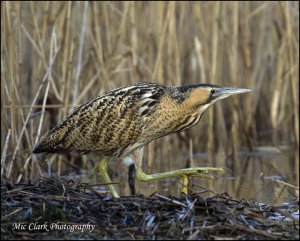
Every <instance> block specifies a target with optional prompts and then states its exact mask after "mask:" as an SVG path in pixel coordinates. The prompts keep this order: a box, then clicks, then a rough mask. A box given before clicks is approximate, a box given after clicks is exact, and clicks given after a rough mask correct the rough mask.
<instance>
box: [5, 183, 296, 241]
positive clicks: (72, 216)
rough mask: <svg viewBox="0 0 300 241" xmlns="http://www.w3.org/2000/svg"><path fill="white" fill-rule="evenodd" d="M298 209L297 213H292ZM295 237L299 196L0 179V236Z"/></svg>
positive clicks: (256, 238) (131, 237)
mask: <svg viewBox="0 0 300 241" xmlns="http://www.w3.org/2000/svg"><path fill="white" fill-rule="evenodd" d="M297 212H298V216H295V215H294V214H295V213H297ZM16 223H21V224H22V225H23V226H24V227H28V225H29V224H30V223H33V224H36V225H40V227H42V225H43V224H45V223H46V224H47V225H49V224H51V223H59V224H61V225H63V224H64V225H68V227H71V226H72V225H73V226H74V225H84V224H90V225H95V228H94V229H93V231H92V232H90V231H88V230H73V231H71V229H53V230H50V231H46V230H44V229H42V228H41V229H40V230H37V229H35V230H33V231H32V230H29V229H28V228H24V229H23V230H13V227H14V225H15V224H16ZM46 238H47V239H49V238H53V239H178V240H179V239H240V240H245V239H250V240H251V239H252V240H258V239H271V240H276V239H281V240H282V239H288V240H291V239H299V202H298V201H296V202H293V203H289V204H284V205H281V206H280V207H274V206H268V205H264V204H261V203H258V202H255V201H250V200H234V199H232V198H230V196H229V195H228V194H218V195H215V196H213V197H210V198H202V197H201V196H199V195H198V194H193V195H190V196H186V197H183V198H175V197H166V196H163V195H160V194H157V193H156V194H153V195H152V196H151V197H144V196H125V197H121V198H119V199H114V198H111V197H110V196H100V195H99V194H97V193H96V192H94V191H92V190H90V189H89V187H88V185H87V184H85V185H84V184H74V182H72V181H67V180H64V179H62V178H58V177H42V178H40V180H39V182H38V183H36V184H31V183H27V184H11V183H10V182H8V181H5V180H1V239H46Z"/></svg>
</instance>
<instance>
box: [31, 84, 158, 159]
mask: <svg viewBox="0 0 300 241" xmlns="http://www.w3.org/2000/svg"><path fill="white" fill-rule="evenodd" d="M163 93H164V90H163V87H161V86H160V85H156V84H150V83H143V84H137V85H134V86H129V87H123V88H119V89H115V90H113V91H110V92H107V93H104V94H102V95H100V96H98V97H96V98H94V99H92V100H90V101H88V102H87V103H85V104H83V105H81V106H80V107H78V108H77V109H75V110H74V111H73V113H71V114H70V115H69V116H68V117H67V118H66V119H65V120H64V121H63V122H62V123H61V124H59V125H58V126H56V127H55V128H53V129H52V130H51V131H49V132H48V133H46V134H45V135H44V136H43V137H42V138H41V140H40V142H39V143H38V145H37V146H36V147H35V149H34V152H35V153H38V152H48V153H49V152H50V153H56V152H69V151H78V152H101V153H102V154H104V155H117V156H120V155H122V152H123V151H125V150H126V149H127V148H129V147H130V146H133V145H134V144H135V143H136V141H137V140H138V139H139V137H140V136H141V135H143V129H144V128H143V124H144V118H146V117H147V116H148V115H149V114H150V113H151V111H154V109H155V107H156V106H157V105H158V103H159V98H160V96H162V95H163Z"/></svg>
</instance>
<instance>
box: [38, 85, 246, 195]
mask: <svg viewBox="0 0 300 241" xmlns="http://www.w3.org/2000/svg"><path fill="white" fill-rule="evenodd" d="M248 91H250V90H247V89H238V88H224V87H220V86H215V85H209V84H199V85H192V86H183V87H168V86H164V85H160V84H155V83H138V84H135V85H132V86H127V87H121V88H118V89H115V90H112V91H109V92H106V93H104V94H102V95H100V96H98V97H96V98H94V99H92V100H90V101H88V102H87V103H85V104H83V105H81V106H80V107H78V108H77V109H76V110H74V111H73V113H71V114H70V115H69V116H68V117H67V118H66V119H65V120H64V121H63V122H62V123H61V124H59V125H58V126H56V127H55V128H53V129H52V130H50V131H49V132H48V133H46V134H45V135H44V136H43V137H42V138H41V140H40V142H39V143H38V144H37V145H36V147H35V148H34V150H33V152H34V153H40V152H46V153H61V152H73V151H75V152H80V153H84V154H85V153H94V154H96V155H98V156H99V157H100V158H104V157H112V156H116V157H123V158H125V157H130V158H131V159H132V160H133V162H134V163H135V164H136V166H139V167H140V166H141V159H142V149H143V148H142V147H143V146H144V145H146V144H147V143H149V142H150V141H152V140H154V139H157V138H160V137H162V136H165V135H168V134H170V133H174V132H178V131H182V130H185V129H188V128H190V127H191V126H193V125H195V124H196V123H197V122H198V121H199V120H200V117H201V115H202V113H203V112H204V111H205V110H206V109H207V108H208V107H209V106H210V105H211V104H213V103H214V102H216V101H217V100H219V99H222V98H225V97H227V96H229V95H232V94H239V93H244V92H248ZM137 175H138V178H139V177H140V179H142V178H141V175H142V174H141V173H139V171H138V172H137ZM143 175H144V173H143ZM145 175H146V174H145ZM156 175H158V174H156ZM149 176H150V175H149ZM158 178H160V177H158ZM161 178H165V177H161ZM144 181H146V180H144ZM147 181H148V179H147ZM114 196H116V195H114Z"/></svg>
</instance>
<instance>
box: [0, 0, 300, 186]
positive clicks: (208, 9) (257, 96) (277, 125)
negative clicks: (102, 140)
mask: <svg viewBox="0 0 300 241" xmlns="http://www.w3.org/2000/svg"><path fill="white" fill-rule="evenodd" d="M140 81H154V82H158V83H162V84H166V85H188V84H195V83H211V84H217V85H223V86H229V87H230V86H231V87H244V88H250V89H253V92H252V94H247V95H241V96H237V97H234V98H231V99H230V100H226V101H224V102H223V103H219V104H217V105H216V106H214V107H213V108H211V109H210V110H208V112H207V113H206V114H205V115H204V116H203V118H202V120H201V121H200V123H199V124H198V125H196V126H195V127H193V128H192V129H190V130H188V131H186V132H183V133H179V134H174V135H171V136H167V137H165V138H162V139H159V140H156V141H154V142H152V143H150V144H149V145H148V146H147V148H146V153H145V154H146V155H145V158H144V163H143V165H144V168H145V169H146V170H147V171H148V172H149V173H150V172H162V171H166V170H170V169H177V168H182V167H184V166H185V165H186V163H188V164H191V165H193V166H223V167H226V168H228V169H230V170H231V175H232V176H233V177H238V176H240V175H241V174H242V173H243V172H244V171H245V170H246V169H249V168H251V165H252V164H251V162H247V163H246V164H245V165H243V164H241V163H242V161H245V159H247V158H246V157H245V156H241V155H240V154H239V152H240V151H241V150H243V151H246V152H249V153H251V152H254V151H256V150H258V148H262V147H266V148H277V149H278V150H280V148H281V147H282V146H284V147H287V148H288V150H289V151H288V152H289V153H290V154H289V156H288V157H287V158H286V160H285V161H284V164H285V166H284V167H283V168H282V167H278V166H276V165H275V164H274V162H273V161H272V160H271V161H270V163H269V165H270V166H273V167H274V169H276V170H277V171H278V173H277V174H278V175H281V176H282V177H284V178H283V181H284V182H287V183H291V184H296V183H298V182H299V171H298V170H299V151H298V150H299V2H252V1H251V2H52V1H49V2H10V1H2V2H1V151H2V156H1V177H5V178H6V179H7V180H9V181H12V182H15V183H18V182H23V181H26V180H29V179H32V180H36V179H37V178H39V177H40V176H41V174H43V173H44V172H45V164H44V163H42V162H39V161H38V160H37V158H36V157H35V156H34V155H33V154H32V149H33V147H34V145H35V144H36V143H37V141H38V140H39V138H40V137H41V135H42V134H43V133H45V132H46V131H47V130H49V128H51V127H53V126H54V125H55V124H56V123H58V122H59V121H61V120H62V119H63V118H64V117H65V116H66V115H67V114H68V113H69V112H70V111H71V110H72V109H74V108H75V107H76V106H78V105H79V104H81V103H83V102H85V101H87V100H88V99H90V98H92V97H94V96H96V95H99V94H101V93H103V92H104V91H107V90H110V89H113V88H115V87H119V86H124V85H129V84H132V83H136V82H140ZM162 146H163V147H164V148H161V147H162ZM203 152H205V153H207V156H206V157H205V160H204V161H201V160H200V159H199V158H197V153H203ZM54 164H55V167H54V169H55V170H56V171H57V172H58V174H61V173H64V172H66V171H68V170H74V168H86V169H88V170H90V169H92V164H90V162H89V161H88V160H86V159H84V158H83V159H81V158H79V157H70V156H69V157H63V156H58V157H56V159H55V162H54ZM120 168H121V167H119V169H120ZM258 168H259V167H258ZM119 169H118V168H117V167H116V169H115V170H119ZM283 170H284V172H285V173H284V174H283V173H282V172H283ZM258 172H259V173H260V172H263V171H262V170H258ZM251 178H253V177H251ZM257 178H258V177H257ZM242 181H243V178H242V177H241V178H237V179H236V181H235V182H234V183H233V184H232V185H233V186H234V189H233V190H237V191H238V190H239V189H241V187H242V186H241V183H242ZM217 184H218V185H219V187H220V188H224V186H222V181H220V182H216V184H214V183H212V182H208V184H207V185H208V187H209V188H211V189H213V188H214V187H213V186H212V185H217ZM140 189H142V186H141V187H140ZM296 190H297V189H296Z"/></svg>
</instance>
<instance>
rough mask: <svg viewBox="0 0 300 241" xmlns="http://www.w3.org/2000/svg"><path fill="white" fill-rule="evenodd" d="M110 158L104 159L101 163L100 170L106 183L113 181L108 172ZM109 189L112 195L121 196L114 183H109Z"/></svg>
mask: <svg viewBox="0 0 300 241" xmlns="http://www.w3.org/2000/svg"><path fill="white" fill-rule="evenodd" d="M108 161H109V160H108V159H103V160H102V161H101V162H100V163H99V171H100V173H101V175H102V178H103V179H104V181H105V183H111V180H110V177H109V176H108V174H107V163H108ZM107 186H108V189H109V190H110V192H111V195H112V196H113V197H115V198H119V197H120V196H119V194H118V192H117V190H116V189H115V187H114V186H113V185H112V184H108V185H107Z"/></svg>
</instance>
